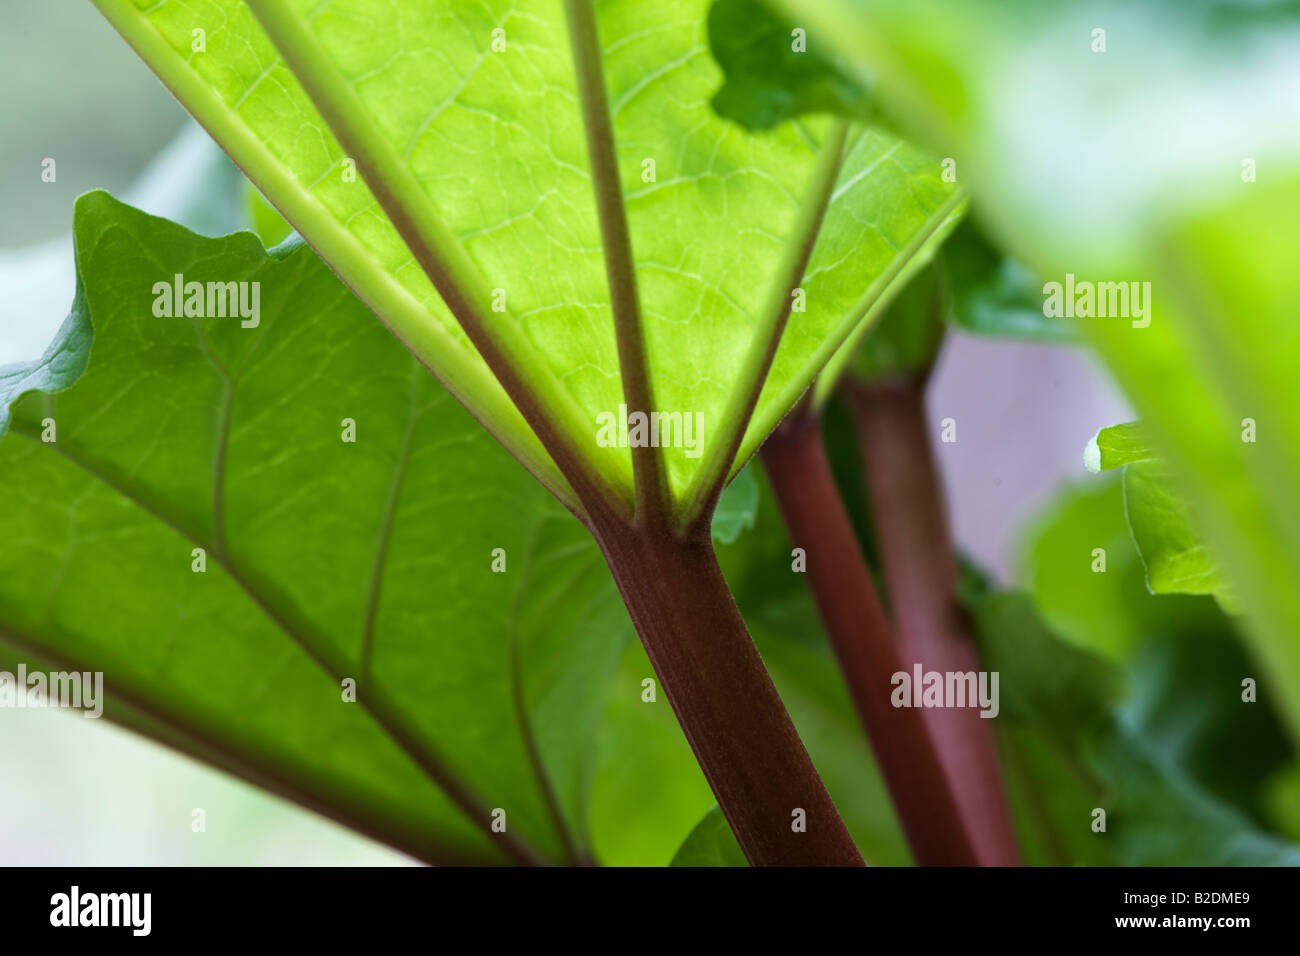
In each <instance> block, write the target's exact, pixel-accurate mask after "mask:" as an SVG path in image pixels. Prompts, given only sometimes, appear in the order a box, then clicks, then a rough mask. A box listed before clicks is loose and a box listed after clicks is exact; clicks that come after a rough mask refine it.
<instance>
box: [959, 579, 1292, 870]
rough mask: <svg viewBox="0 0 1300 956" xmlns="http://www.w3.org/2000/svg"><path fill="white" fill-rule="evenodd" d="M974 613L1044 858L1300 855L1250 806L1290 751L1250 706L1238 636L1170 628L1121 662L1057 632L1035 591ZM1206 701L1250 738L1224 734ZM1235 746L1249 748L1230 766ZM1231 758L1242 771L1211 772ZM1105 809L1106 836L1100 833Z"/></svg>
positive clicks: (1224, 859)
mask: <svg viewBox="0 0 1300 956" xmlns="http://www.w3.org/2000/svg"><path fill="white" fill-rule="evenodd" d="M974 614H975V623H976V631H977V638H978V640H979V643H980V650H981V659H982V660H983V661H984V666H985V667H987V668H988V669H990V670H996V671H998V672H999V673H1000V681H999V687H1000V697H1001V705H1002V706H1001V713H1000V714H999V718H998V723H999V729H1000V730H1001V732H1002V737H1003V743H1004V746H1005V749H1007V750H1008V751H1009V752H1008V757H1009V760H1008V765H1009V767H1010V768H1011V781H1010V782H1011V790H1012V800H1013V805H1015V806H1016V807H1017V808H1018V810H1019V811H1020V813H1021V814H1022V819H1021V821H1020V822H1021V825H1022V828H1023V832H1025V833H1026V835H1028V836H1029V837H1031V839H1032V840H1033V842H1032V844H1031V846H1032V847H1033V848H1034V852H1035V853H1036V854H1037V853H1041V854H1043V855H1044V856H1045V857H1046V859H1045V860H1044V862H1051V863H1056V864H1063V865H1069V864H1079V863H1114V862H1118V863H1121V864H1125V865H1137V866H1167V865H1185V866H1186V865H1196V866H1212V865H1218V866H1242V865H1247V866H1269V865H1288V866H1294V865H1297V864H1298V863H1300V847H1297V846H1295V845H1294V844H1291V843H1288V842H1287V841H1285V840H1284V839H1282V838H1280V837H1278V836H1277V835H1276V834H1273V833H1270V832H1268V831H1267V830H1266V829H1264V828H1263V827H1262V826H1261V825H1260V824H1259V823H1258V822H1257V820H1255V819H1252V813H1251V812H1250V809H1248V808H1246V807H1243V806H1242V803H1243V802H1246V803H1249V802H1252V801H1254V800H1255V799H1257V798H1256V796H1255V794H1256V793H1257V791H1258V790H1259V789H1260V788H1262V786H1263V784H1264V782H1265V781H1266V780H1267V779H1268V778H1269V776H1270V775H1271V773H1272V772H1273V771H1274V769H1275V768H1277V767H1279V766H1280V762H1281V761H1282V760H1284V759H1285V756H1286V754H1287V753H1288V748H1287V747H1286V745H1285V741H1284V738H1283V737H1282V731H1281V728H1280V726H1279V725H1278V724H1277V723H1276V722H1275V721H1274V719H1273V717H1272V716H1271V715H1270V714H1269V713H1268V711H1267V710H1266V709H1260V705H1259V704H1247V703H1244V702H1242V700H1241V697H1240V692H1241V685H1240V683H1239V674H1240V671H1241V668H1242V667H1243V665H1244V664H1245V660H1244V658H1243V657H1242V656H1241V655H1240V651H1239V650H1238V649H1236V648H1235V647H1233V646H1231V645H1230V642H1231V636H1230V635H1228V634H1223V633H1220V634H1215V635H1207V634H1205V633H1204V632H1203V631H1202V632H1199V633H1196V634H1194V635H1193V639H1192V640H1190V641H1189V640H1182V639H1181V638H1183V637H1185V636H1186V635H1182V634H1177V633H1174V634H1168V633H1166V634H1165V635H1163V639H1162V640H1160V641H1153V642H1152V644H1151V645H1150V646H1149V647H1147V648H1145V649H1144V653H1143V654H1142V655H1140V656H1139V658H1138V659H1136V660H1135V661H1134V662H1133V664H1132V666H1131V667H1128V668H1125V669H1121V668H1119V667H1116V666H1115V665H1114V664H1112V663H1111V662H1109V661H1107V660H1106V659H1104V658H1102V657H1099V656H1096V655H1093V654H1091V653H1089V652H1087V651H1084V650H1081V649H1079V648H1078V647H1075V646H1071V645H1070V644H1066V643H1065V642H1063V641H1062V640H1060V639H1059V638H1058V637H1056V636H1055V635H1054V634H1053V633H1052V631H1051V629H1050V628H1048V627H1047V626H1045V625H1044V624H1043V622H1042V621H1041V620H1039V619H1038V617H1037V613H1036V608H1035V607H1034V605H1033V602H1032V601H1030V600H1028V599H1027V598H1026V597H1025V596H1023V595H1018V594H1007V593H998V594H993V595H990V596H988V597H987V598H986V599H984V600H983V601H981V602H979V603H977V604H976V606H975V608H974ZM1225 643H1228V644H1229V646H1228V647H1224V646H1223V645H1224V644H1225ZM1123 688H1128V692H1127V693H1124V694H1122V693H1121V689H1123ZM1189 692H1190V693H1191V694H1192V695H1194V696H1192V697H1190V698H1189ZM1202 698H1208V702H1207V701H1206V700H1203V699H1202ZM1230 708H1235V710H1230ZM1252 708H1254V710H1253V711H1252V710H1251V709H1252ZM1207 709H1209V710H1212V711H1214V712H1222V721H1223V723H1224V724H1225V725H1226V726H1232V727H1235V728H1236V730H1237V731H1238V734H1237V735H1230V737H1229V738H1224V737H1217V738H1216V735H1215V733H1214V731H1213V729H1212V725H1213V724H1214V723H1215V722H1214V721H1212V720H1210V721H1207V719H1206V711H1207ZM1232 743H1235V745H1236V746H1237V748H1238V751H1239V752H1238V753H1237V754H1236V755H1235V756H1234V757H1233V758H1231V759H1230V760H1228V761H1225V758H1224V757H1223V756H1222V755H1221V751H1222V748H1223V747H1224V746H1225V744H1227V745H1231V744H1232ZM1216 749H1217V750H1219V751H1220V753H1219V754H1217V755H1215V756H1213V757H1211V758H1210V759H1209V760H1208V761H1206V760H1205V759H1204V755H1205V753H1206V751H1207V750H1209V751H1214V750H1216ZM1245 750H1250V751H1251V753H1249V754H1246V753H1244V752H1242V751H1245ZM1225 764H1227V765H1231V767H1232V769H1231V770H1229V771H1227V773H1228V774H1229V775H1232V774H1234V773H1235V774H1239V775H1240V776H1241V777H1242V779H1240V780H1237V781H1232V782H1224V781H1220V780H1218V779H1210V780H1207V779H1206V774H1207V772H1208V768H1210V767H1213V768H1214V772H1216V773H1219V774H1222V773H1224V772H1225V771H1224V767H1225ZM1097 809H1101V810H1104V811H1105V813H1106V829H1105V831H1094V830H1092V829H1091V827H1092V824H1093V822H1094V821H1095V820H1096V819H1097V818H1096V817H1095V816H1094V813H1095V810H1097Z"/></svg>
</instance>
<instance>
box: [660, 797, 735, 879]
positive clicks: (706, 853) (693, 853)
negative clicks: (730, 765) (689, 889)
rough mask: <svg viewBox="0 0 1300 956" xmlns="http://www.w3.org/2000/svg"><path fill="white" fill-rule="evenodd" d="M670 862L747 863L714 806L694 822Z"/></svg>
mask: <svg viewBox="0 0 1300 956" xmlns="http://www.w3.org/2000/svg"><path fill="white" fill-rule="evenodd" d="M672 865H673V866H749V861H748V860H746V859H745V854H744V853H742V852H741V850H740V844H739V843H737V842H736V837H735V834H733V833H732V832H731V827H729V826H727V818H726V817H724V816H723V815H722V811H721V810H720V809H718V807H716V806H714V807H713V809H711V810H710V811H709V812H708V813H706V814H705V815H704V818H703V819H702V820H700V822H699V823H698V824H696V826H695V829H693V830H692V831H691V835H690V836H688V837H687V838H686V842H684V843H683V844H682V845H681V847H680V848H679V849H678V850H677V854H676V856H674V857H673V863H672Z"/></svg>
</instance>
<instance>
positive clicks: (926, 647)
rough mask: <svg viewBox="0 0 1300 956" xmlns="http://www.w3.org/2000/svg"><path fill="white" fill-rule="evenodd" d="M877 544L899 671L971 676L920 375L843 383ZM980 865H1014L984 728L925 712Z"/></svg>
mask: <svg viewBox="0 0 1300 956" xmlns="http://www.w3.org/2000/svg"><path fill="white" fill-rule="evenodd" d="M844 391H845V393H846V395H847V396H848V400H849V405H850V407H851V408H852V411H853V416H854V419H855V421H856V425H857V429H858V437H859V445H860V450H861V455H862V463H863V468H864V473H865V475H866V480H867V484H868V498H869V504H870V506H871V514H872V521H873V526H874V528H875V534H876V542H877V546H878V548H879V552H880V555H881V564H882V571H883V575H884V580H885V583H886V587H887V588H888V591H889V603H890V608H891V609H892V611H893V620H894V626H895V628H896V630H897V632H898V637H899V648H900V652H901V656H902V659H903V664H904V666H905V667H906V668H908V669H911V668H912V667H913V666H914V665H916V664H920V665H921V667H922V668H923V669H924V670H926V671H941V672H963V673H964V672H967V671H977V670H978V669H979V659H978V655H977V653H976V648H975V643H974V641H973V640H972V639H971V637H970V628H969V626H968V622H967V620H966V615H965V612H964V611H963V610H962V608H961V606H960V605H959V604H958V601H957V560H956V555H955V554H954V552H953V546H952V538H951V534H950V532H949V528H948V518H947V511H946V508H945V506H944V499H943V488H942V485H941V483H940V479H939V474H938V469H937V468H936V467H935V461H934V456H933V453H932V449H931V446H930V436H929V429H928V428H927V425H926V418H925V377H924V376H913V377H908V378H893V379H879V380H874V381H871V382H865V381H858V380H849V381H847V382H846V383H845V387H844ZM923 714H924V717H925V721H926V724H927V725H928V727H929V728H930V733H931V736H932V737H933V739H934V742H935V746H936V747H937V748H938V752H939V757H940V759H941V761H942V763H943V767H944V769H945V771H946V772H947V774H948V776H949V777H950V779H951V780H952V783H953V790H954V792H955V793H956V795H957V802H958V806H959V807H960V809H961V812H962V816H963V819H965V821H966V825H967V829H968V830H969V832H970V833H971V834H972V838H973V839H974V842H975V849H976V852H977V855H978V857H979V861H980V863H981V864H983V865H992V866H1012V865H1016V864H1018V863H1019V862H1020V854H1019V850H1018V849H1017V847H1016V839H1015V833H1014V830H1013V828H1012V825H1011V819H1010V816H1009V814H1008V812H1007V798H1006V793H1005V791H1004V789H1003V786H1002V775H1001V772H1000V769H999V766H998V757H997V748H996V743H995V741H994V736H993V727H992V721H991V720H987V719H984V718H981V717H980V715H979V712H978V711H977V710H976V709H974V708H969V707H959V708H934V709H927V710H925V711H923Z"/></svg>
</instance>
